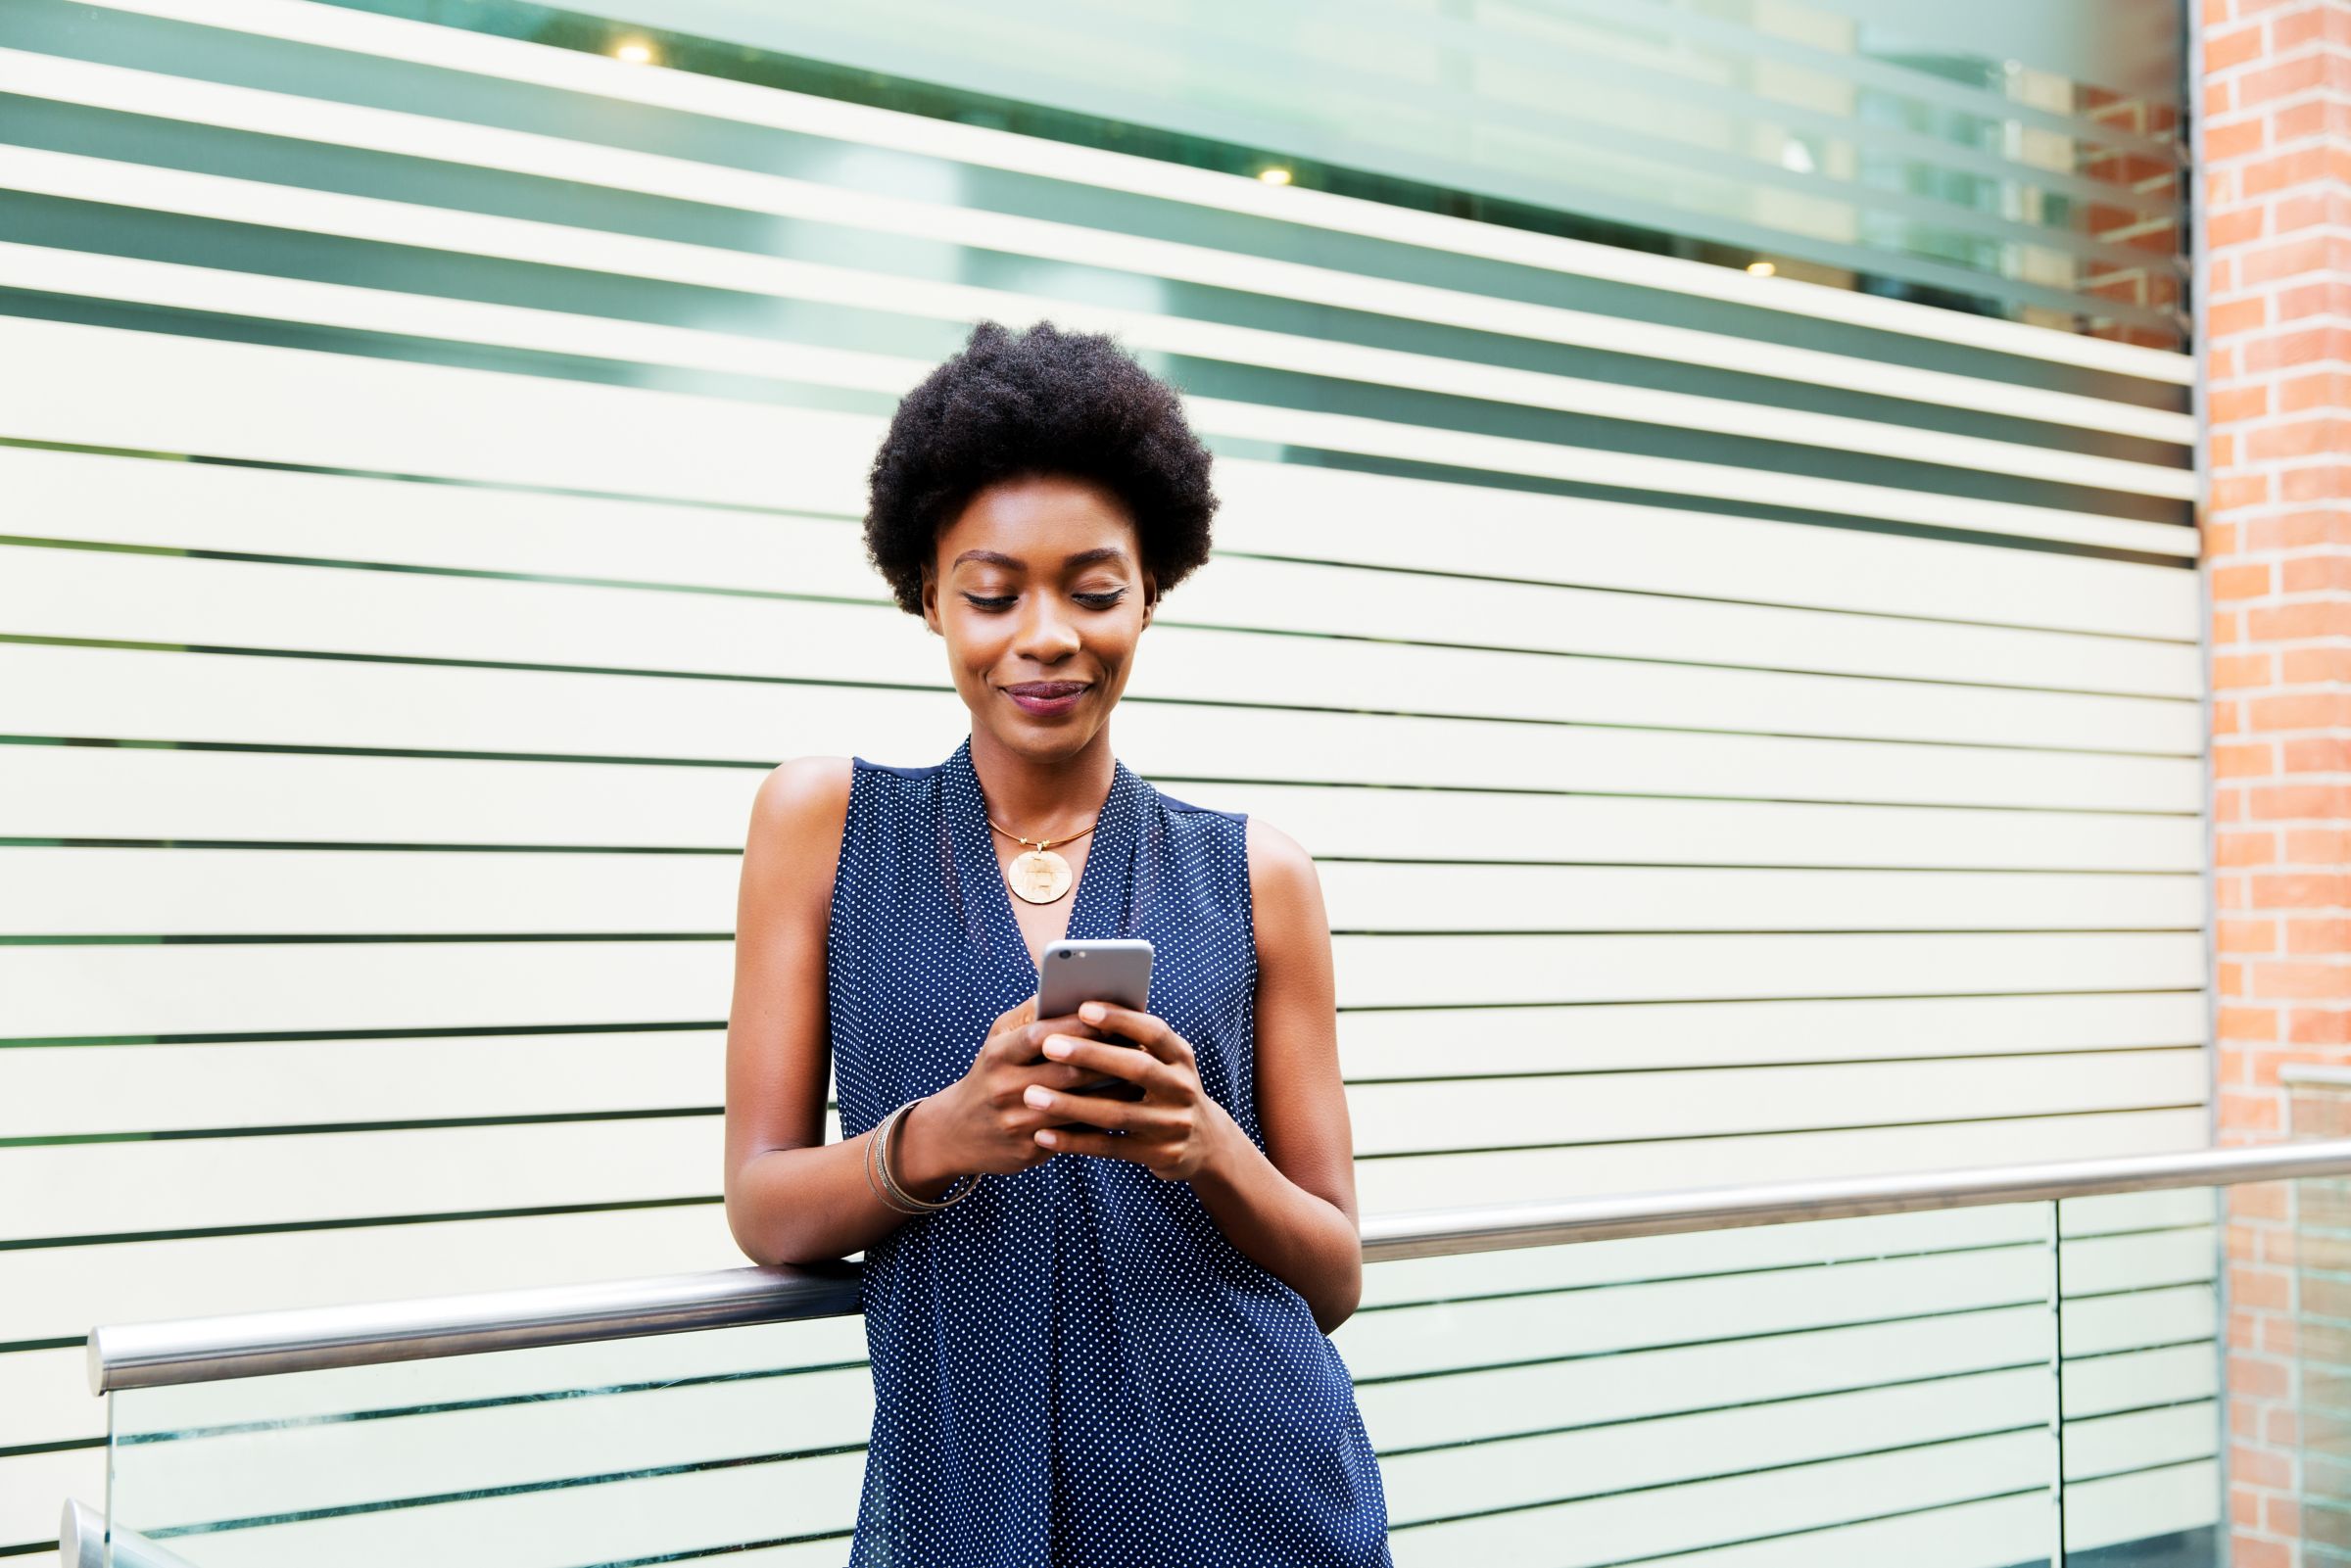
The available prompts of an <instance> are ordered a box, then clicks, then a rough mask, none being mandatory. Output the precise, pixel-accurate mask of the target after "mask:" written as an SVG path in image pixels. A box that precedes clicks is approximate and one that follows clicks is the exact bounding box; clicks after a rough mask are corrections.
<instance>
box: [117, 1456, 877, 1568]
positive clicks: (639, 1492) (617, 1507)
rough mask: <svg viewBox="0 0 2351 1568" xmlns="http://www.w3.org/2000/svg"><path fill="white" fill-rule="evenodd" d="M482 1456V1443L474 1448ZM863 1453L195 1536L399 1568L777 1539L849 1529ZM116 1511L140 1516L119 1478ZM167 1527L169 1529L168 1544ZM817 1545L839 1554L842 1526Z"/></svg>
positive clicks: (243, 1566) (283, 1553) (298, 1559)
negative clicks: (460, 1547)
mask: <svg viewBox="0 0 2351 1568" xmlns="http://www.w3.org/2000/svg"><path fill="white" fill-rule="evenodd" d="M481 1457H483V1458H484V1459H485V1460H487V1459H488V1457H489V1456H488V1455H483V1456H481ZM863 1468H864V1454H863V1453H862V1452H861V1451H855V1450H852V1451H850V1452H847V1453H831V1454H816V1455H811V1456H808V1457H805V1458H799V1459H793V1460H791V1461H789V1462H777V1463H774V1464H767V1465H759V1466H756V1467H747V1466H746V1467H728V1466H721V1467H718V1468H714V1469H705V1470H690V1471H687V1472H685V1473H683V1474H676V1475H662V1476H651V1477H646V1478H642V1479H630V1480H626V1481H621V1482H615V1483H613V1484H611V1485H609V1486H604V1487H553V1488H548V1489H541V1490H536V1491H531V1492H523V1493H514V1494H505V1495H499V1494H493V1495H491V1496H488V1497H473V1496H466V1497H461V1498H458V1499H453V1500H449V1501H436V1502H432V1503H430V1504H426V1505H420V1506H415V1507H405V1508H392V1509H381V1510H378V1509H366V1510H361V1511H358V1512H348V1513H338V1514H330V1515H328V1516H326V1517H323V1518H315V1519H296V1520H293V1521H290V1522H286V1523H272V1524H269V1525H266V1526H258V1525H257V1526H255V1527H253V1528H251V1529H240V1530H236V1531H233V1532H230V1531H221V1532H216V1533H210V1534H207V1535H205V1536H204V1537H202V1538H201V1539H202V1540H203V1542H204V1544H205V1556H204V1559H203V1561H204V1568H215V1565H216V1564H217V1565H219V1568H296V1565H299V1564H303V1563H317V1562H335V1563H350V1564H353V1565H355V1568H378V1565H381V1568H396V1565H398V1564H402V1563H413V1562H417V1561H420V1560H429V1559H432V1558H436V1557H438V1558H443V1559H446V1558H447V1557H448V1556H449V1555H450V1552H451V1546H450V1543H452V1542H471V1543H477V1544H495V1549H496V1551H497V1556H498V1560H499V1561H500V1562H501V1563H511V1564H515V1565H516V1568H564V1565H568V1564H576V1563H584V1562H600V1561H616V1560H617V1561H627V1560H630V1559H632V1558H643V1557H647V1556H653V1555H662V1554H668V1553H674V1552H676V1551H679V1550H680V1549H686V1550H692V1549H694V1548H696V1547H713V1548H715V1547H724V1546H726V1545H729V1544H733V1543H737V1542H744V1541H774V1540H776V1539H777V1538H779V1537H783V1536H792V1535H798V1534H802V1533H804V1532H805V1531H808V1530H837V1531H846V1530H847V1529H848V1528H849V1523H848V1522H849V1521H850V1520H852V1519H853V1518H854V1517H855V1513H856V1497H857V1493H858V1483H859V1477H860V1475H861V1474H862V1471H863ZM120 1508H121V1511H122V1516H123V1517H124V1518H125V1520H126V1521H127V1522H129V1523H130V1524H131V1525H132V1526H133V1528H136V1527H137V1526H138V1525H139V1523H140V1522H141V1518H140V1513H139V1510H138V1504H137V1501H136V1500H135V1499H134V1498H132V1497H130V1496H129V1495H128V1492H127V1487H124V1488H123V1489H121V1501H120ZM169 1539H170V1538H168V1537H167V1544H168V1541H169ZM828 1545H829V1548H830V1549H829V1551H828V1552H827V1553H826V1554H825V1555H824V1556H822V1557H819V1556H816V1555H814V1554H811V1555H810V1556H809V1557H808V1558H806V1559H805V1560H806V1561H808V1562H811V1563H814V1562H819V1561H827V1560H830V1561H833V1562H839V1561H840V1559H841V1556H842V1554H843V1553H844V1552H845V1551H846V1549H847V1537H846V1536H845V1535H841V1536H839V1537H837V1538H835V1539H834V1540H832V1541H831V1542H830V1543H828Z"/></svg>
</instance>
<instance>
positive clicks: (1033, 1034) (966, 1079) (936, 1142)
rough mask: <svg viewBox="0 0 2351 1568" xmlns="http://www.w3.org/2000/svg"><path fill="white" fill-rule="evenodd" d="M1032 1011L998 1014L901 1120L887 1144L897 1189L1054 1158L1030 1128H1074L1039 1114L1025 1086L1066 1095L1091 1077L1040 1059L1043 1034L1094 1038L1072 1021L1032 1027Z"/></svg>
mask: <svg viewBox="0 0 2351 1568" xmlns="http://www.w3.org/2000/svg"><path fill="white" fill-rule="evenodd" d="M1035 1012H1036V999H1035V998H1034V997H1032V998H1030V999H1029V1000H1028V1001H1026V1002H1023V1003H1022V1004H1021V1005H1020V1006H1019V1007H1016V1008H1014V1009H1013V1010H1012V1011H1010V1012H1009V1013H1004V1014H1001V1015H999V1016H998V1017H997V1019H996V1021H995V1022H993V1023H991V1024H989V1025H988V1027H987V1038H986V1039H985V1040H984V1041H983V1042H982V1044H981V1046H980V1049H979V1051H978V1053H977V1054H975V1055H974V1056H973V1058H972V1065H971V1068H970V1069H969V1070H967V1071H966V1072H965V1073H964V1075H963V1076H962V1077H960V1078H958V1079H956V1080H955V1081H954V1082H953V1083H950V1084H948V1085H947V1086H946V1087H945V1088H943V1089H941V1090H939V1091H938V1092H937V1093H936V1094H934V1095H930V1096H927V1097H926V1098H925V1099H924V1101H923V1103H922V1105H921V1106H920V1107H919V1108H918V1109H916V1110H913V1111H910V1112H908V1113H907V1114H906V1119H905V1120H904V1122H902V1123H901V1124H900V1125H899V1128H898V1135H897V1137H896V1138H895V1139H894V1140H892V1141H893V1143H894V1145H895V1147H894V1148H893V1150H892V1153H893V1154H895V1155H896V1157H897V1158H896V1160H895V1162H894V1164H896V1166H897V1169H898V1179H899V1180H900V1181H901V1182H904V1183H905V1184H907V1185H908V1186H929V1185H932V1184H934V1183H936V1182H943V1181H946V1180H948V1179H949V1178H950V1177H953V1176H958V1175H961V1174H963V1173H965V1172H967V1171H987V1172H991V1173H995V1174H1007V1173H1012V1172H1017V1171H1022V1170H1029V1169H1032V1168H1033V1167H1035V1166H1037V1165H1041V1164H1044V1163H1045V1162H1046V1161H1048V1160H1050V1159H1052V1158H1053V1153H1054V1152H1053V1151H1052V1150H1050V1149H1047V1148H1045V1147H1044V1146H1043V1145H1042V1144H1040V1143H1038V1142H1037V1141H1036V1129H1037V1128H1039V1127H1064V1126H1075V1125H1079V1123H1076V1122H1071V1121H1068V1120H1066V1119H1064V1117H1065V1116H1066V1113H1064V1114H1063V1115H1062V1116H1057V1115H1055V1114H1053V1113H1051V1112H1046V1111H1039V1110H1037V1109H1036V1108H1035V1107H1034V1106H1032V1105H1031V1104H1029V1102H1028V1101H1027V1100H1026V1099H1025V1098H1023V1097H1024V1096H1025V1095H1026V1094H1027V1093H1028V1089H1029V1085H1031V1084H1032V1083H1041V1084H1043V1085H1044V1086H1045V1087H1046V1088H1048V1089H1056V1090H1060V1091H1062V1092H1064V1093H1067V1092H1069V1091H1070V1090H1072V1089H1074V1088H1076V1087H1077V1086H1078V1085H1079V1084H1081V1083H1088V1082H1091V1081H1093V1079H1094V1078H1095V1076H1096V1074H1094V1073H1090V1072H1088V1071H1087V1070H1086V1069H1083V1068H1080V1067H1076V1066H1073V1065H1072V1064H1070V1063H1067V1062H1055V1061H1052V1060H1050V1059H1049V1058H1047V1057H1046V1056H1045V1054H1044V1040H1045V1037H1046V1036H1047V1035H1050V1034H1074V1035H1076V1036H1077V1037H1078V1038H1080V1039H1100V1038H1102V1035H1101V1033H1100V1031H1099V1030H1097V1029H1095V1028H1094V1027H1093V1025H1091V1024H1089V1023H1087V1022H1085V1021H1084V1020H1082V1019H1080V1018H1078V1017H1076V1016H1075V1015H1073V1016H1071V1017H1069V1018H1061V1019H1045V1020H1043V1021H1041V1022H1040V1021H1038V1020H1037V1019H1036V1017H1035V1016H1034V1015H1035ZM909 1134H912V1136H911V1137H909V1136H908V1135H909Z"/></svg>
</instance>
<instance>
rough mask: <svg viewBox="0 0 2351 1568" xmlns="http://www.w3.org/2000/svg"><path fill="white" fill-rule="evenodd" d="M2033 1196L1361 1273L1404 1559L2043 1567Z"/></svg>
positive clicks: (2048, 1513)
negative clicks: (1684, 1558) (2023, 1200)
mask: <svg viewBox="0 0 2351 1568" xmlns="http://www.w3.org/2000/svg"><path fill="white" fill-rule="evenodd" d="M2053 1218H2054V1216H2053V1213H2052V1211H2051V1208H2050V1206H2049V1205H2047V1204H2041V1203H2036V1204H2011V1205H2004V1206H1999V1207H1992V1208H1978V1209H1962V1210H1945V1211H1938V1212H1919V1213H1909V1214H1894V1215H1872V1216H1865V1217H1858V1218H1849V1219H1838V1220H1828V1221H1814V1222H1809V1223H1803V1224H1792V1225H1778V1226H1768V1227H1755V1228H1750V1229H1738V1230H1727V1231H1714V1232H1706V1233H1697V1234H1689V1235H1675V1236H1657V1237H1643V1238H1638V1239H1628V1240H1617V1241H1603V1242H1586V1243H1580V1244H1576V1245H1570V1246H1559V1247H1547V1248H1528V1249H1522V1250H1516V1251H1510V1252H1502V1253H1489V1254H1483V1255H1470V1256H1458V1257H1447V1258H1433V1259H1408V1260H1401V1261H1394V1262H1383V1263H1375V1264H1373V1265H1371V1266H1370V1267H1368V1268H1367V1270H1366V1284H1365V1297H1364V1305H1363V1307H1361V1308H1360V1309H1359V1310H1358V1312H1357V1313H1356V1315H1355V1316H1354V1317H1353V1318H1352V1319H1350V1320H1349V1321H1348V1322H1347V1323H1346V1324H1344V1325H1343V1326H1342V1327H1341V1328H1340V1330H1339V1331H1338V1334H1337V1335H1336V1336H1335V1337H1334V1342H1335V1343H1336V1344H1337V1345H1338V1346H1339V1348H1340V1350H1341V1352H1342V1354H1344V1355H1345V1356H1346V1358H1347V1361H1348V1364H1349V1367H1350V1369H1351V1370H1352V1371H1353V1373H1354V1374H1355V1377H1356V1381H1357V1388H1358V1397H1359V1401H1360V1402H1361V1404H1362V1407H1363V1410H1364V1414H1365V1421H1366V1425H1367V1427H1368V1428H1369V1429H1370V1432H1371V1436H1372V1439H1373V1442H1374V1444H1375V1446H1376V1447H1377V1448H1378V1449H1379V1450H1380V1453H1381V1469H1382V1474H1383V1476H1384V1478H1385V1481H1386V1486H1387V1492H1388V1502H1389V1514H1390V1519H1391V1527H1392V1536H1391V1540H1392V1542H1393V1545H1394V1549H1395V1555H1396V1560H1397V1562H1398V1563H1399V1564H1403V1565H1412V1564H1426V1565H1431V1568H1433V1565H1437V1564H1452V1563H1463V1562H1490V1563H1512V1564H1528V1565H1534V1564H1558V1565H1570V1564H1573V1565H1600V1564H1621V1563H1629V1562H1633V1561H1646V1560H1649V1559H1651V1558H1656V1557H1673V1558H1675V1560H1680V1554H1685V1553H1689V1554H1696V1555H1693V1556H1692V1557H1691V1558H1690V1560H1692V1561H1703V1562H1705V1563H1708V1564H1716V1563H1719V1564H1722V1565H1725V1568H1729V1565H1734V1564H1735V1565H1738V1568H1776V1565H1781V1564H1786V1565H1791V1568H1793V1565H1798V1564H1801V1565H1804V1568H1818V1565H1820V1564H1824V1563H1854V1564H1863V1563H1867V1564H1885V1563H1892V1562H1899V1563H1904V1564H1921V1565H1925V1564H1949V1565H1953V1568H1960V1565H1966V1568H2005V1565H2009V1564H2021V1563H2027V1562H2046V1561H2048V1560H2049V1558H2050V1555H2051V1552H2050V1547H2051V1544H2052V1543H2053V1541H2054V1539H2055V1536H2054V1531H2055V1525H2056V1502H2057V1497H2056V1488H2055V1478H2056V1461H2057V1441H2058V1440H2057V1424H2058V1422H2057V1418H2058V1405H2057V1376H2056V1365H2055V1354H2056V1329H2057V1325H2056V1313H2055V1290H2056V1286H2057V1279H2056V1270H2055V1261H2056V1259H2055V1248H2054V1245H2053V1238H2054V1232H2053V1229H2052V1223H2053Z"/></svg>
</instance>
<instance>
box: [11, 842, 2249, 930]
mask: <svg viewBox="0 0 2351 1568" xmlns="http://www.w3.org/2000/svg"><path fill="white" fill-rule="evenodd" d="M8 867H9V873H10V875H9V877H8V879H7V880H6V881H5V882H0V933H22V934H42V933H49V932H57V931H73V932H78V933H82V934H85V935H86V934H97V933H101V932H118V933H119V932H139V933H171V934H186V933H193V932H211V933H223V932H226V933H234V932H254V931H296V932H303V933H323V932H330V931H333V932H353V933H361V934H365V933H381V932H392V931H419V930H435V931H475V932H480V931H505V932H513V933H521V934H532V933H548V932H556V931H595V932H607V933H609V932H626V933H632V934H635V933H650V932H655V931H731V930H732V929H733V928H734V925H735V918H736V907H735V905H736V893H737V888H738V883H739V881H740V879H741V874H742V857H741V856H740V855H727V854H715V855H627V854H598V853H584V854H567V853H554V852H547V853H534V854H527V855H516V854H488V853H480V852H473V851H463V850H450V851H437V850H416V851H399V852H387V851H374V850H348V851H344V850H327V849H288V850H265V849H254V850H240V849H207V850H172V849H153V850H149V849H62V848H61V849H35V848H26V849H18V850H12V851H10V852H9V859H8ZM1319 878H1320V880H1321V884H1322V896H1323V902H1324V904H1325V906H1326V908H1327V911H1328V914H1329V918H1330V924H1331V927H1333V928H1334V929H1336V930H1341V931H1398V930H1462V931H1496V930H1520V931H1531V930H1542V931H1570V930H1595V929H1607V930H1614V931H1626V930H1682V929H1701V930H1770V929H1780V930H1805V929H1817V930H1852V929H1878V928H1884V929H1897V930H1966V929H1976V928H1982V929H1999V930H2013V929H2020V928H2021V929H2036V928H2046V929H2063V928H2082V929H2097V930H2117V929H2133V930H2143V929H2151V928H2161V927H2171V928H2176V929H2182V930H2193V929H2195V928H2197V926H2198V923H2199V921H2200V920H2201V918H2202V907H2203V889H2202V881H2201V879H2199V878H2196V877H2194V876H2191V875H2187V874H2181V875H2178V876H2172V877H2164V878H2152V877H2104V878H2101V877H2096V876H2069V875H2059V874H2039V875H2036V874H2028V873H2013V874H1987V873H1948V874H1938V873H1924V872H1921V873H1863V872H1833V871H1831V872H1809V871H1807V872H1774V871H1742V870H1721V869H1711V868H1704V869H1702V868H1692V869H1689V870H1681V871H1677V870H1660V869H1656V868H1641V869H1622V870H1614V869H1593V870H1583V869H1578V868H1572V867H1559V866H1414V865H1393V864H1382V863H1367V862H1353V861H1341V862H1337V863H1334V864H1330V865H1325V866H1322V867H1320V868H1319Z"/></svg>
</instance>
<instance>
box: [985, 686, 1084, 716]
mask: <svg viewBox="0 0 2351 1568" xmlns="http://www.w3.org/2000/svg"><path fill="white" fill-rule="evenodd" d="M1085 688H1086V683H1085V682H1083V681H1024V682H1022V683H1021V684H1020V685H1019V686H1008V687H1001V688H999V689H1000V690H1001V691H1002V692H1003V693H1004V694H1005V695H1006V696H1008V697H1010V698H1012V700H1013V701H1015V702H1017V703H1019V704H1020V705H1021V707H1022V708H1023V709H1024V710H1026V711H1027V712H1030V713H1033V714H1036V715H1037V716H1038V717H1040V718H1050V717H1051V716H1052V715H1054V714H1057V713H1067V712H1069V711H1070V710H1071V709H1072V708H1074V707H1076V706H1077V705H1078V699H1079V698H1080V697H1081V696H1083V695H1085Z"/></svg>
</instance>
